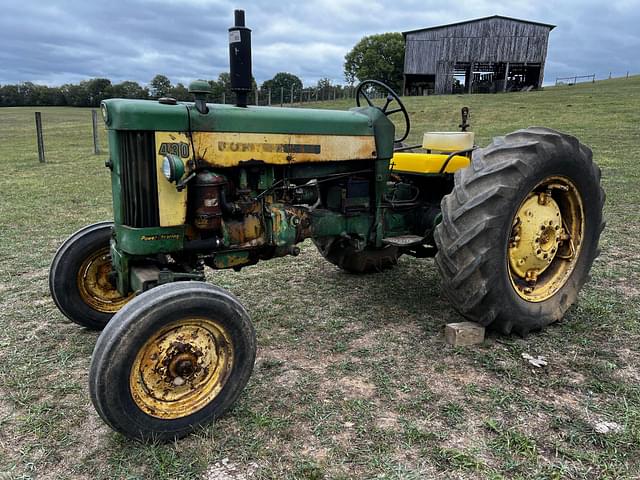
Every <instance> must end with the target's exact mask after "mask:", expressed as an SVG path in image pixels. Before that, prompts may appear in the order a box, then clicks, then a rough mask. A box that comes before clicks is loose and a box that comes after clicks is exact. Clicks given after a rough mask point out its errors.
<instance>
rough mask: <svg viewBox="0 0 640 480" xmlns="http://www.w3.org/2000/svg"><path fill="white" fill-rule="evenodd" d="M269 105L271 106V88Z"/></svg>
mask: <svg viewBox="0 0 640 480" xmlns="http://www.w3.org/2000/svg"><path fill="white" fill-rule="evenodd" d="M269 106H271V89H269Z"/></svg>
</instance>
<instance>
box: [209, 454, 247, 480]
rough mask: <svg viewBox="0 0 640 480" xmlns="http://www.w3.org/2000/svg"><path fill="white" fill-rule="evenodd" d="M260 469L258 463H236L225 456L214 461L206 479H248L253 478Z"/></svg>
mask: <svg viewBox="0 0 640 480" xmlns="http://www.w3.org/2000/svg"><path fill="white" fill-rule="evenodd" d="M257 470H258V464H256V463H253V462H252V463H249V464H247V465H236V464H235V463H232V462H230V461H229V459H228V458H223V459H222V460H220V461H219V462H216V463H214V464H213V465H211V466H210V467H209V468H207V471H206V472H205V474H204V476H203V479H204V480H247V479H249V478H253V477H254V475H255V473H256V471H257Z"/></svg>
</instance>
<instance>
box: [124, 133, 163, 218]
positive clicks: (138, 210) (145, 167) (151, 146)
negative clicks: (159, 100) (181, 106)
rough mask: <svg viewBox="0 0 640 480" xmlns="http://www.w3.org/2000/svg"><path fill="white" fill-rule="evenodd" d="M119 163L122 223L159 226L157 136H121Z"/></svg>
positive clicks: (137, 134) (129, 134) (138, 134)
mask: <svg viewBox="0 0 640 480" xmlns="http://www.w3.org/2000/svg"><path fill="white" fill-rule="evenodd" d="M120 161H121V167H120V175H121V177H120V183H121V188H122V208H123V219H124V222H123V223H124V224H125V225H128V226H130V227H136V228H141V227H157V226H159V224H160V220H159V215H158V185H157V177H156V161H155V135H154V133H153V132H120Z"/></svg>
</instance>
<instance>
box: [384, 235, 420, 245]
mask: <svg viewBox="0 0 640 480" xmlns="http://www.w3.org/2000/svg"><path fill="white" fill-rule="evenodd" d="M422 242H424V237H419V236H418V235H400V236H398V237H387V238H383V239H382V243H384V244H385V245H393V246H394V247H410V246H412V245H420V244H421V243H422Z"/></svg>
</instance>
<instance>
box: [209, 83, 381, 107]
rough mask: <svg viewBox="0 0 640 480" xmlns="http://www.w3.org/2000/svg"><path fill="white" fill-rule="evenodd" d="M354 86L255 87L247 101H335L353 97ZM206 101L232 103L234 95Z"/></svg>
mask: <svg viewBox="0 0 640 480" xmlns="http://www.w3.org/2000/svg"><path fill="white" fill-rule="evenodd" d="M355 92H356V87H354V86H342V85H338V86H329V87H325V88H313V87H310V88H302V89H299V88H298V89H296V88H284V87H281V88H276V89H271V88H263V89H260V88H258V89H255V90H253V91H252V92H250V93H249V95H248V98H247V102H248V103H249V104H250V105H259V106H273V107H285V106H294V105H295V106H300V105H302V104H308V103H315V102H327V101H337V100H344V99H352V98H354V97H355ZM367 96H368V97H369V98H371V99H374V98H382V97H384V96H386V94H385V93H383V92H381V91H376V90H371V91H367ZM208 101H210V102H212V103H222V104H226V103H228V104H233V103H234V102H235V95H234V94H233V93H222V94H221V95H214V96H211V97H209V99H208Z"/></svg>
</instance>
